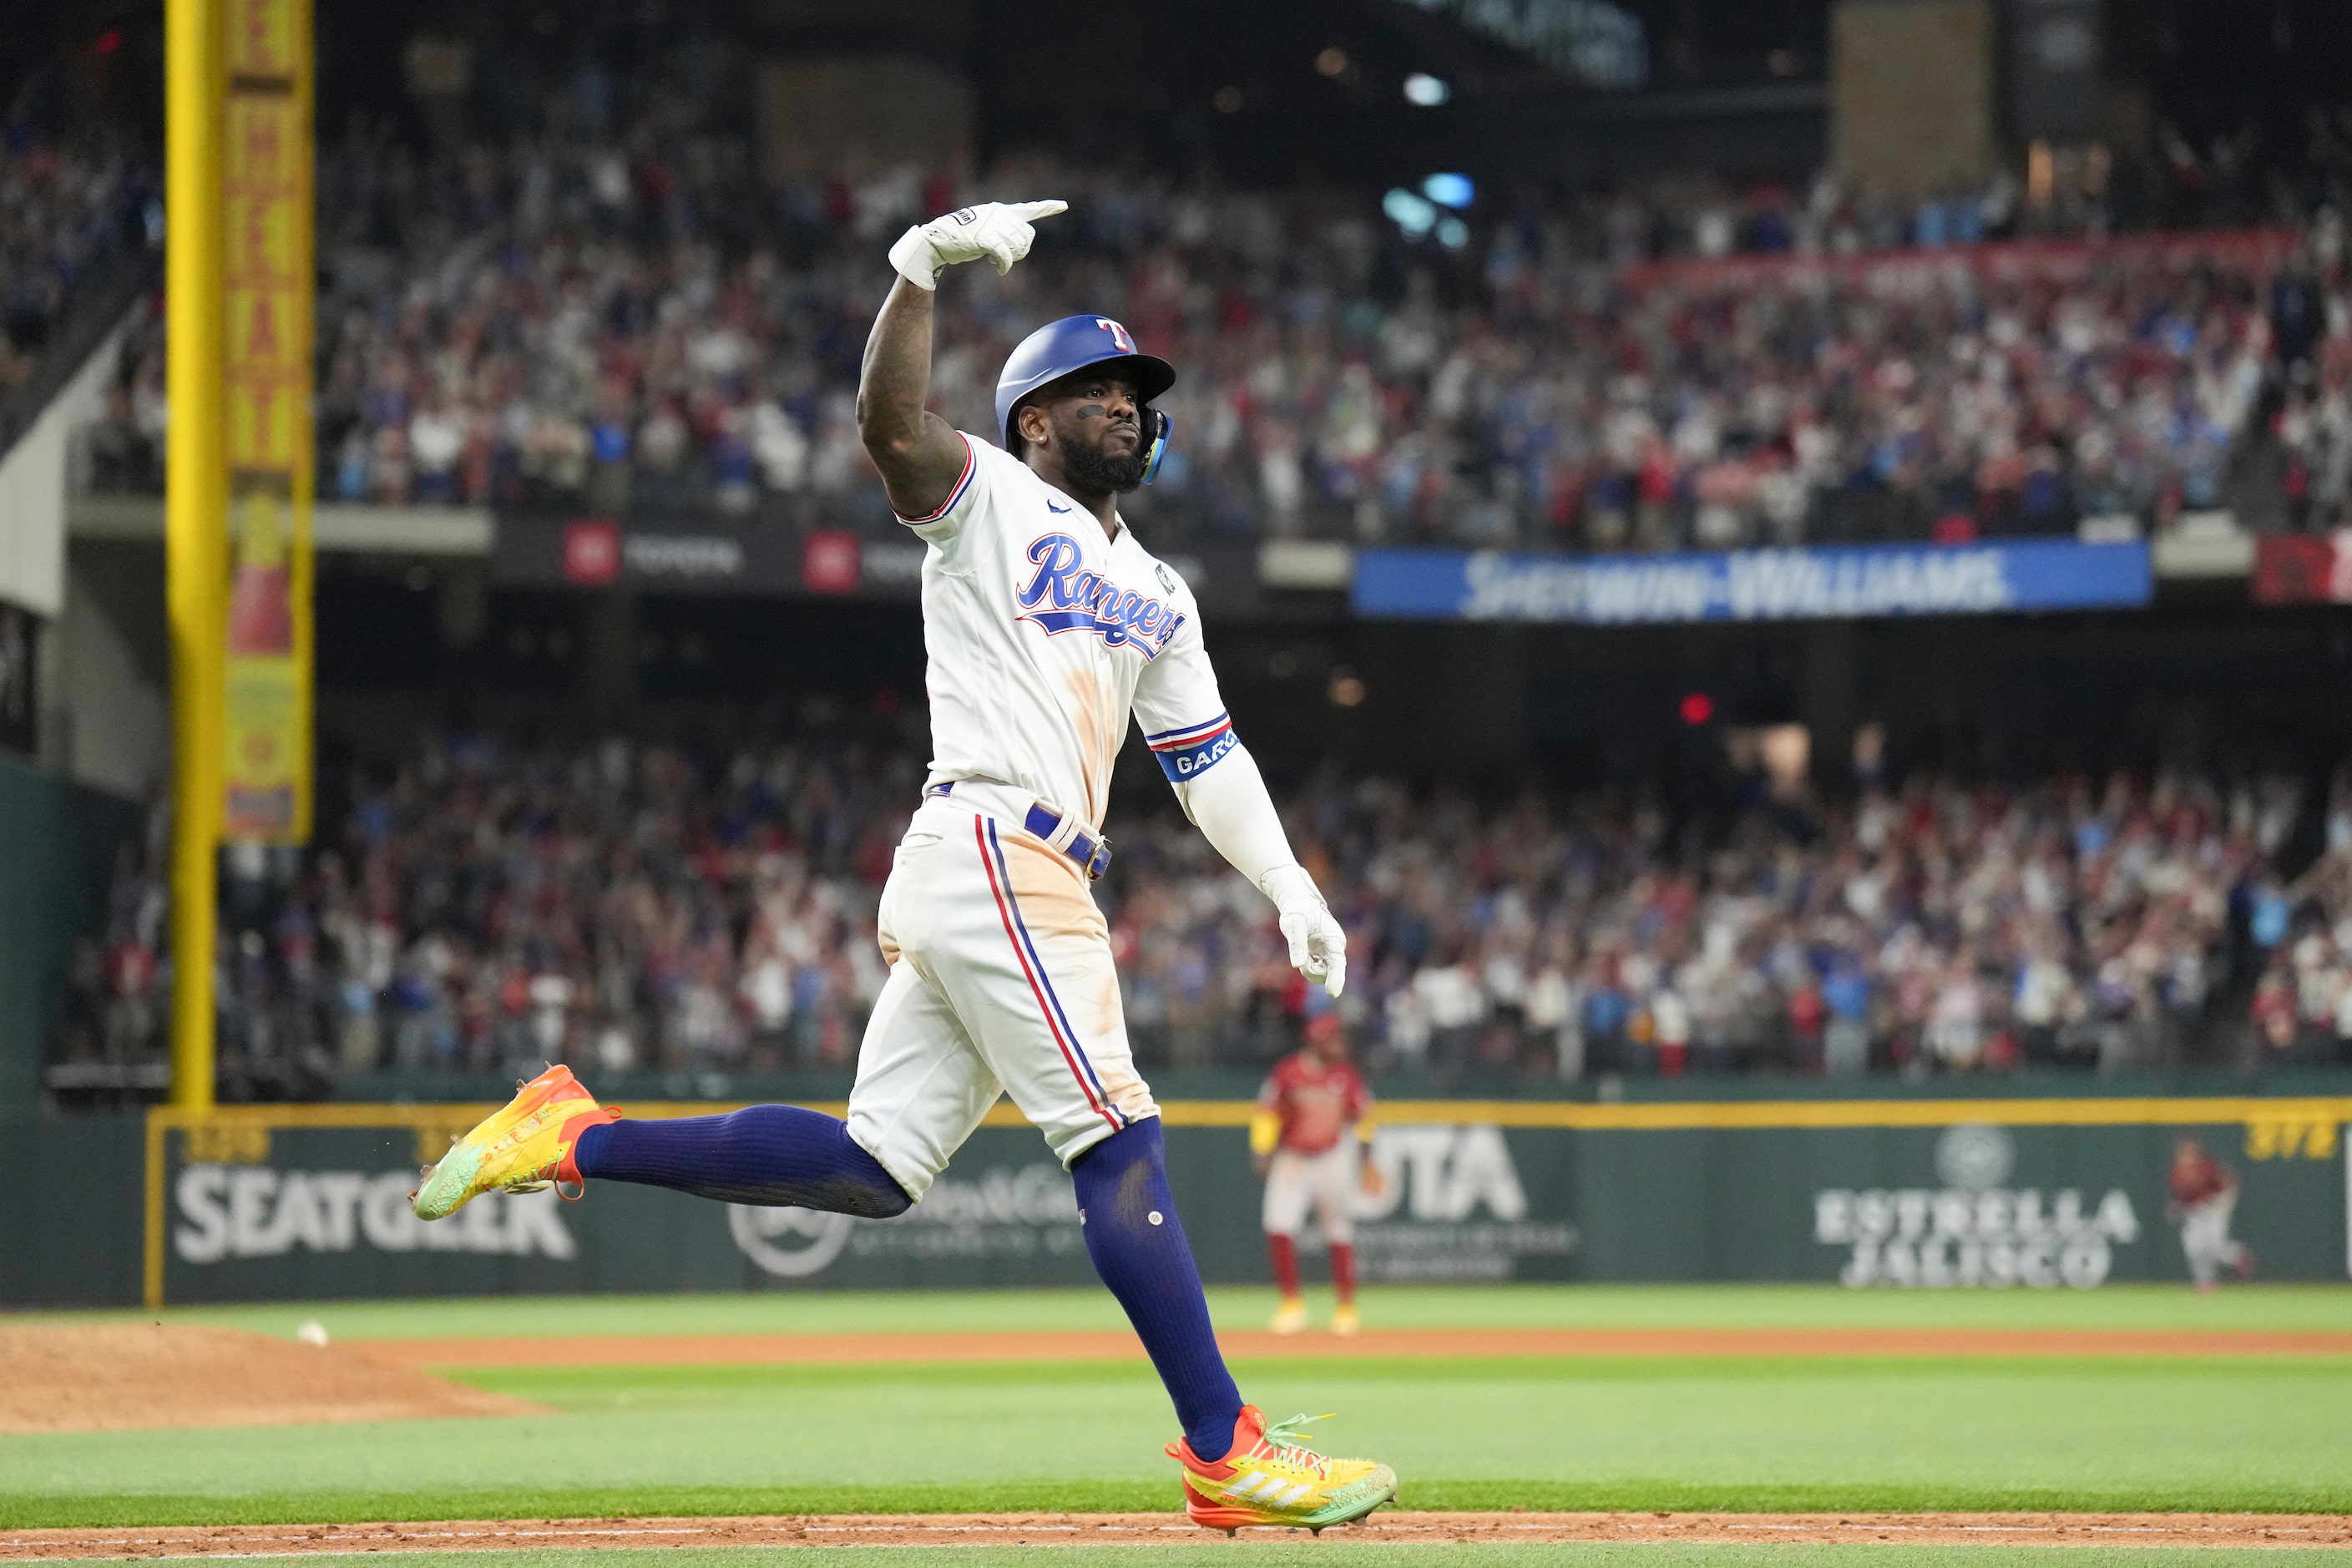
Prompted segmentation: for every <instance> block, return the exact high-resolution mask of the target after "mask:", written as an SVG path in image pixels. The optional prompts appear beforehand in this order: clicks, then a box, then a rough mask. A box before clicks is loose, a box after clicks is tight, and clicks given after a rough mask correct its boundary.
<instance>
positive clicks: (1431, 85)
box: [1404, 71, 1454, 109]
mask: <svg viewBox="0 0 2352 1568" xmlns="http://www.w3.org/2000/svg"><path fill="white" fill-rule="evenodd" d="M1453 96H1454V89H1452V88H1450V87H1448V86H1446V85H1445V83H1444V82H1443V81H1441V80H1440V79H1437V78H1436V77H1433V76H1432V75H1430V74H1429V73H1428V72H1427V71H1415V72H1413V73H1412V75H1411V76H1409V77H1407V78H1405V79H1404V100H1405V101H1406V102H1407V103H1410V104H1412V106H1413V107H1414V108H1416V109H1435V108H1436V107H1437V106H1438V105H1439V104H1441V103H1444V101H1445V100H1447V99H1449V98H1452V97H1453Z"/></svg>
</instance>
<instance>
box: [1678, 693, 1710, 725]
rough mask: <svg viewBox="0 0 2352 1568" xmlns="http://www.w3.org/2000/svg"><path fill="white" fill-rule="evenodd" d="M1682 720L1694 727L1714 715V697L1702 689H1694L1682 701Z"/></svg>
mask: <svg viewBox="0 0 2352 1568" xmlns="http://www.w3.org/2000/svg"><path fill="white" fill-rule="evenodd" d="M1682 715H1683V722H1684V723H1685V724H1688V725H1690V726H1691V727H1692V728H1693V729H1696V728H1697V727H1698V726H1699V725H1701V724H1704V723H1706V721H1708V720H1710V719H1712V718H1714V717H1715V699H1714V698H1712V697H1709V696H1708V695H1707V694H1706V692H1704V691H1694V692H1692V693H1691V694H1690V695H1689V696H1688V697H1685V698H1684V699H1683V701H1682Z"/></svg>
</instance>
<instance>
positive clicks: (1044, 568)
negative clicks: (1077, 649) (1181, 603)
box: [1014, 533, 1185, 658]
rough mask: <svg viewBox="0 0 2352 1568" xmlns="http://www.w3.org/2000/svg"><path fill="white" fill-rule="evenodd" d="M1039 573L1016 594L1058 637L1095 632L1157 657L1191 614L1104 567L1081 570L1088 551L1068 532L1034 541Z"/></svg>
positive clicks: (1111, 643)
mask: <svg viewBox="0 0 2352 1568" xmlns="http://www.w3.org/2000/svg"><path fill="white" fill-rule="evenodd" d="M1029 559H1030V560H1031V561H1034V562H1035V563H1036V564H1037V574H1036V575H1035V576H1034V577H1032V578H1030V579H1029V582H1028V584H1027V585H1026V586H1025V587H1024V588H1022V589H1021V590H1020V592H1019V593H1018V594H1016V595H1014V597H1016V598H1017V599H1019V600H1020V602H1021V609H1022V615H1021V616H1020V618H1021V619H1022V620H1024V621H1033V622H1034V623H1035V624H1036V625H1038V626H1043V627H1044V628H1045V635H1046V636H1048V637H1055V636H1058V635H1060V634H1061V633H1063V632H1092V633H1094V635H1095V636H1097V637H1100V638H1102V640H1103V643H1104V645H1105V646H1106V647H1130V646H1131V647H1137V648H1139V649H1141V650H1142V653H1143V657H1144V658H1159V657H1160V650H1161V649H1163V648H1165V647H1167V646H1168V644H1169V642H1170V640H1171V639H1172V638H1173V637H1175V636H1176V628H1177V627H1179V626H1182V625H1183V624H1184V620H1185V617H1184V616H1182V615H1181V614H1180V613H1178V612H1177V611H1176V610H1175V609H1174V608H1172V607H1171V605H1168V603H1167V602H1166V601H1165V600H1161V599H1156V598H1152V597H1150V595H1144V594H1139V593H1137V592H1136V591H1135V590H1134V589H1132V588H1122V587H1120V586H1119V585H1118V584H1116V583H1114V582H1112V581H1111V580H1110V579H1109V578H1108V577H1106V576H1104V575H1103V574H1101V573H1099V572H1092V571H1083V572H1082V571H1080V570H1079V566H1080V564H1081V563H1084V561H1085V560H1086V552H1085V550H1084V548H1083V547H1082V546H1080V544H1079V543H1078V542H1077V540H1076V539H1075V538H1073V537H1072V536H1071V535H1069V534H1066V533H1048V534H1045V535H1044V536H1043V537H1041V538H1040V539H1038V540H1037V541H1036V542H1034V543H1033V544H1032V545H1030V546H1029Z"/></svg>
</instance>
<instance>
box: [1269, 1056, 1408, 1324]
mask: <svg viewBox="0 0 2352 1568" xmlns="http://www.w3.org/2000/svg"><path fill="white" fill-rule="evenodd" d="M1371 1108H1372V1097H1371V1093H1370V1090H1368V1089H1365V1088H1364V1079H1363V1077H1362V1075H1361V1074H1360V1073H1358V1072H1357V1071H1356V1068H1355V1064H1354V1063H1352V1062H1350V1061H1349V1059H1348V1032H1347V1030H1346V1029H1345V1028H1343V1027H1342V1026H1340V1023H1339V1015H1338V1014H1336V1013H1329V1012H1325V1013H1321V1014H1318V1015H1317V1016H1315V1017H1313V1018H1311V1019H1309V1020H1308V1021H1307V1046H1306V1048H1305V1049H1303V1050H1298V1051H1294V1052H1292V1053H1291V1054H1290V1055H1289V1056H1286V1057H1285V1058H1282V1060H1281V1061H1279V1062H1277V1063H1276V1064H1275V1068H1274V1071H1273V1072H1272V1073H1271V1074H1269V1075H1268V1076H1267V1078H1266V1080H1265V1088H1264V1089H1259V1090H1258V1093H1257V1114H1256V1115H1255V1116H1254V1117H1252V1118H1251V1119H1250V1154H1251V1156H1252V1157H1253V1159H1254V1160H1255V1163H1256V1165H1257V1173H1258V1175H1259V1176H1260V1177H1262V1178H1264V1180H1265V1209H1264V1211H1263V1220H1264V1223H1265V1247H1266V1251H1267V1252H1268V1253H1270V1254H1271V1255H1272V1256H1273V1258H1274V1282H1275V1283H1276V1285H1277V1286H1279V1287H1281V1289H1282V1305H1281V1306H1280V1307H1279V1308H1277V1309H1276V1311H1275V1314H1274V1324H1273V1328H1274V1331H1275V1332H1276V1333H1277V1334H1295V1333H1297V1332H1298V1331H1300V1330H1302V1329H1304V1328H1305V1327H1307V1302H1306V1300H1304V1299H1303V1298H1301V1297H1300V1295H1299V1294H1298V1227H1299V1226H1301V1225H1302V1224H1304V1223H1305V1222H1306V1219H1307V1210H1308V1209H1310V1208H1311V1209H1313V1210H1314V1211H1315V1215H1316V1217H1317V1218H1318V1219H1319V1220H1321V1221H1322V1223H1323V1239H1324V1240H1325V1241H1327V1242H1328V1243H1330V1246H1331V1289H1332V1293H1333V1294H1334V1295H1336V1296H1338V1297H1339V1306H1338V1308H1337V1309H1336V1310H1333V1312H1332V1314H1331V1331H1332V1332H1333V1333H1335V1334H1339V1335H1343V1336H1345V1335H1353V1334H1355V1333H1356V1332H1358V1331H1360V1329H1361V1328H1362V1327H1363V1324H1362V1322H1361V1321H1360V1320H1359V1319H1358V1318H1357V1316H1356V1194H1357V1193H1358V1191H1362V1192H1363V1193H1365V1194H1368V1195H1370V1196H1373V1197H1377V1196H1379V1195H1380V1192H1381V1172H1380V1167H1379V1166H1377V1165H1375V1164H1373V1163H1371V1161H1370V1159H1368V1158H1366V1156H1367V1155H1368V1154H1369V1153H1370V1152H1371V1137H1372V1124H1371V1122H1370V1121H1368V1120H1366V1118H1367V1117H1368V1115H1369V1114H1370V1110H1371Z"/></svg>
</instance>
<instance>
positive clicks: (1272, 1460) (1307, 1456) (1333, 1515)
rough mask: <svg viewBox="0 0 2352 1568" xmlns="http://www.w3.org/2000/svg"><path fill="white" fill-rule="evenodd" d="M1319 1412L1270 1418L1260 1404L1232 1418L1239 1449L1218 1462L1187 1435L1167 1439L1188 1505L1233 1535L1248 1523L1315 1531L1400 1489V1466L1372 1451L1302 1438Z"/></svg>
mask: <svg viewBox="0 0 2352 1568" xmlns="http://www.w3.org/2000/svg"><path fill="white" fill-rule="evenodd" d="M1322 1419H1323V1417H1322V1416H1320V1415H1311V1416H1310V1415H1294V1416H1292V1417H1291V1418H1290V1419H1289V1420H1287V1421H1281V1422H1276V1424H1275V1425H1274V1426H1267V1425H1266V1424H1265V1412H1264V1411H1262V1410H1260V1409H1259V1408H1258V1407H1257V1406H1256V1405H1243V1406H1242V1414H1241V1418H1240V1419H1239V1420H1237V1421H1235V1422H1234V1447H1233V1451H1232V1452H1231V1453H1229V1454H1227V1455H1226V1456H1225V1457H1224V1458H1222V1459H1218V1460H1216V1461H1214V1462H1211V1461H1209V1460H1206V1459H1202V1458H1197V1457H1196V1456H1195V1455H1194V1454H1193V1452H1192V1443H1191V1441H1190V1440H1189V1439H1187V1438H1182V1437H1179V1438H1178V1439H1177V1440H1176V1441H1175V1442H1173V1443H1171V1444H1169V1445H1168V1453H1169V1457H1170V1458H1173V1459H1174V1460H1176V1462H1177V1463H1179V1464H1181V1465H1182V1466H1183V1467H1184V1511H1185V1513H1187V1514H1188V1515H1190V1516H1191V1518H1192V1522H1193V1523H1194V1524H1197V1525H1199V1526H1201V1528H1202V1529H1203V1530H1222V1531H1224V1532H1225V1533H1226V1534H1228V1535H1231V1534H1232V1533H1233V1532H1234V1531H1237V1530H1239V1529H1241V1528H1242V1527H1243V1526H1244V1525H1250V1524H1273V1525H1289V1526H1294V1527H1296V1528H1297V1529H1301V1530H1311V1531H1315V1532H1316V1533H1317V1534H1318V1535H1319V1534H1321V1533H1322V1532H1323V1531H1325V1530H1326V1529H1328V1527H1330V1526H1332V1525H1335V1524H1347V1523H1349V1522H1350V1521H1355V1520H1359V1519H1361V1518H1363V1517H1364V1515H1366V1514H1368V1513H1370V1512H1371V1511H1372V1510H1374V1509H1376V1508H1378V1507H1380V1506H1381V1504H1382V1503H1384V1502H1387V1501H1389V1500H1391V1499H1393V1498H1394V1497H1395V1496H1396V1489H1397V1479H1396V1472H1395V1471H1394V1470H1392V1469H1390V1468H1388V1467H1387V1466H1386V1465H1382V1464H1376V1463H1375V1462H1373V1461H1372V1460H1370V1459H1335V1458H1330V1457H1328V1455H1324V1454H1318V1453H1317V1452H1316V1451H1315V1450H1314V1449H1312V1448H1310V1447H1307V1445H1306V1444H1304V1443H1302V1442H1300V1441H1299V1440H1298V1429H1299V1428H1300V1427H1301V1426H1306V1425H1307V1423H1308V1422H1309V1421H1320V1420H1322Z"/></svg>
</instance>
